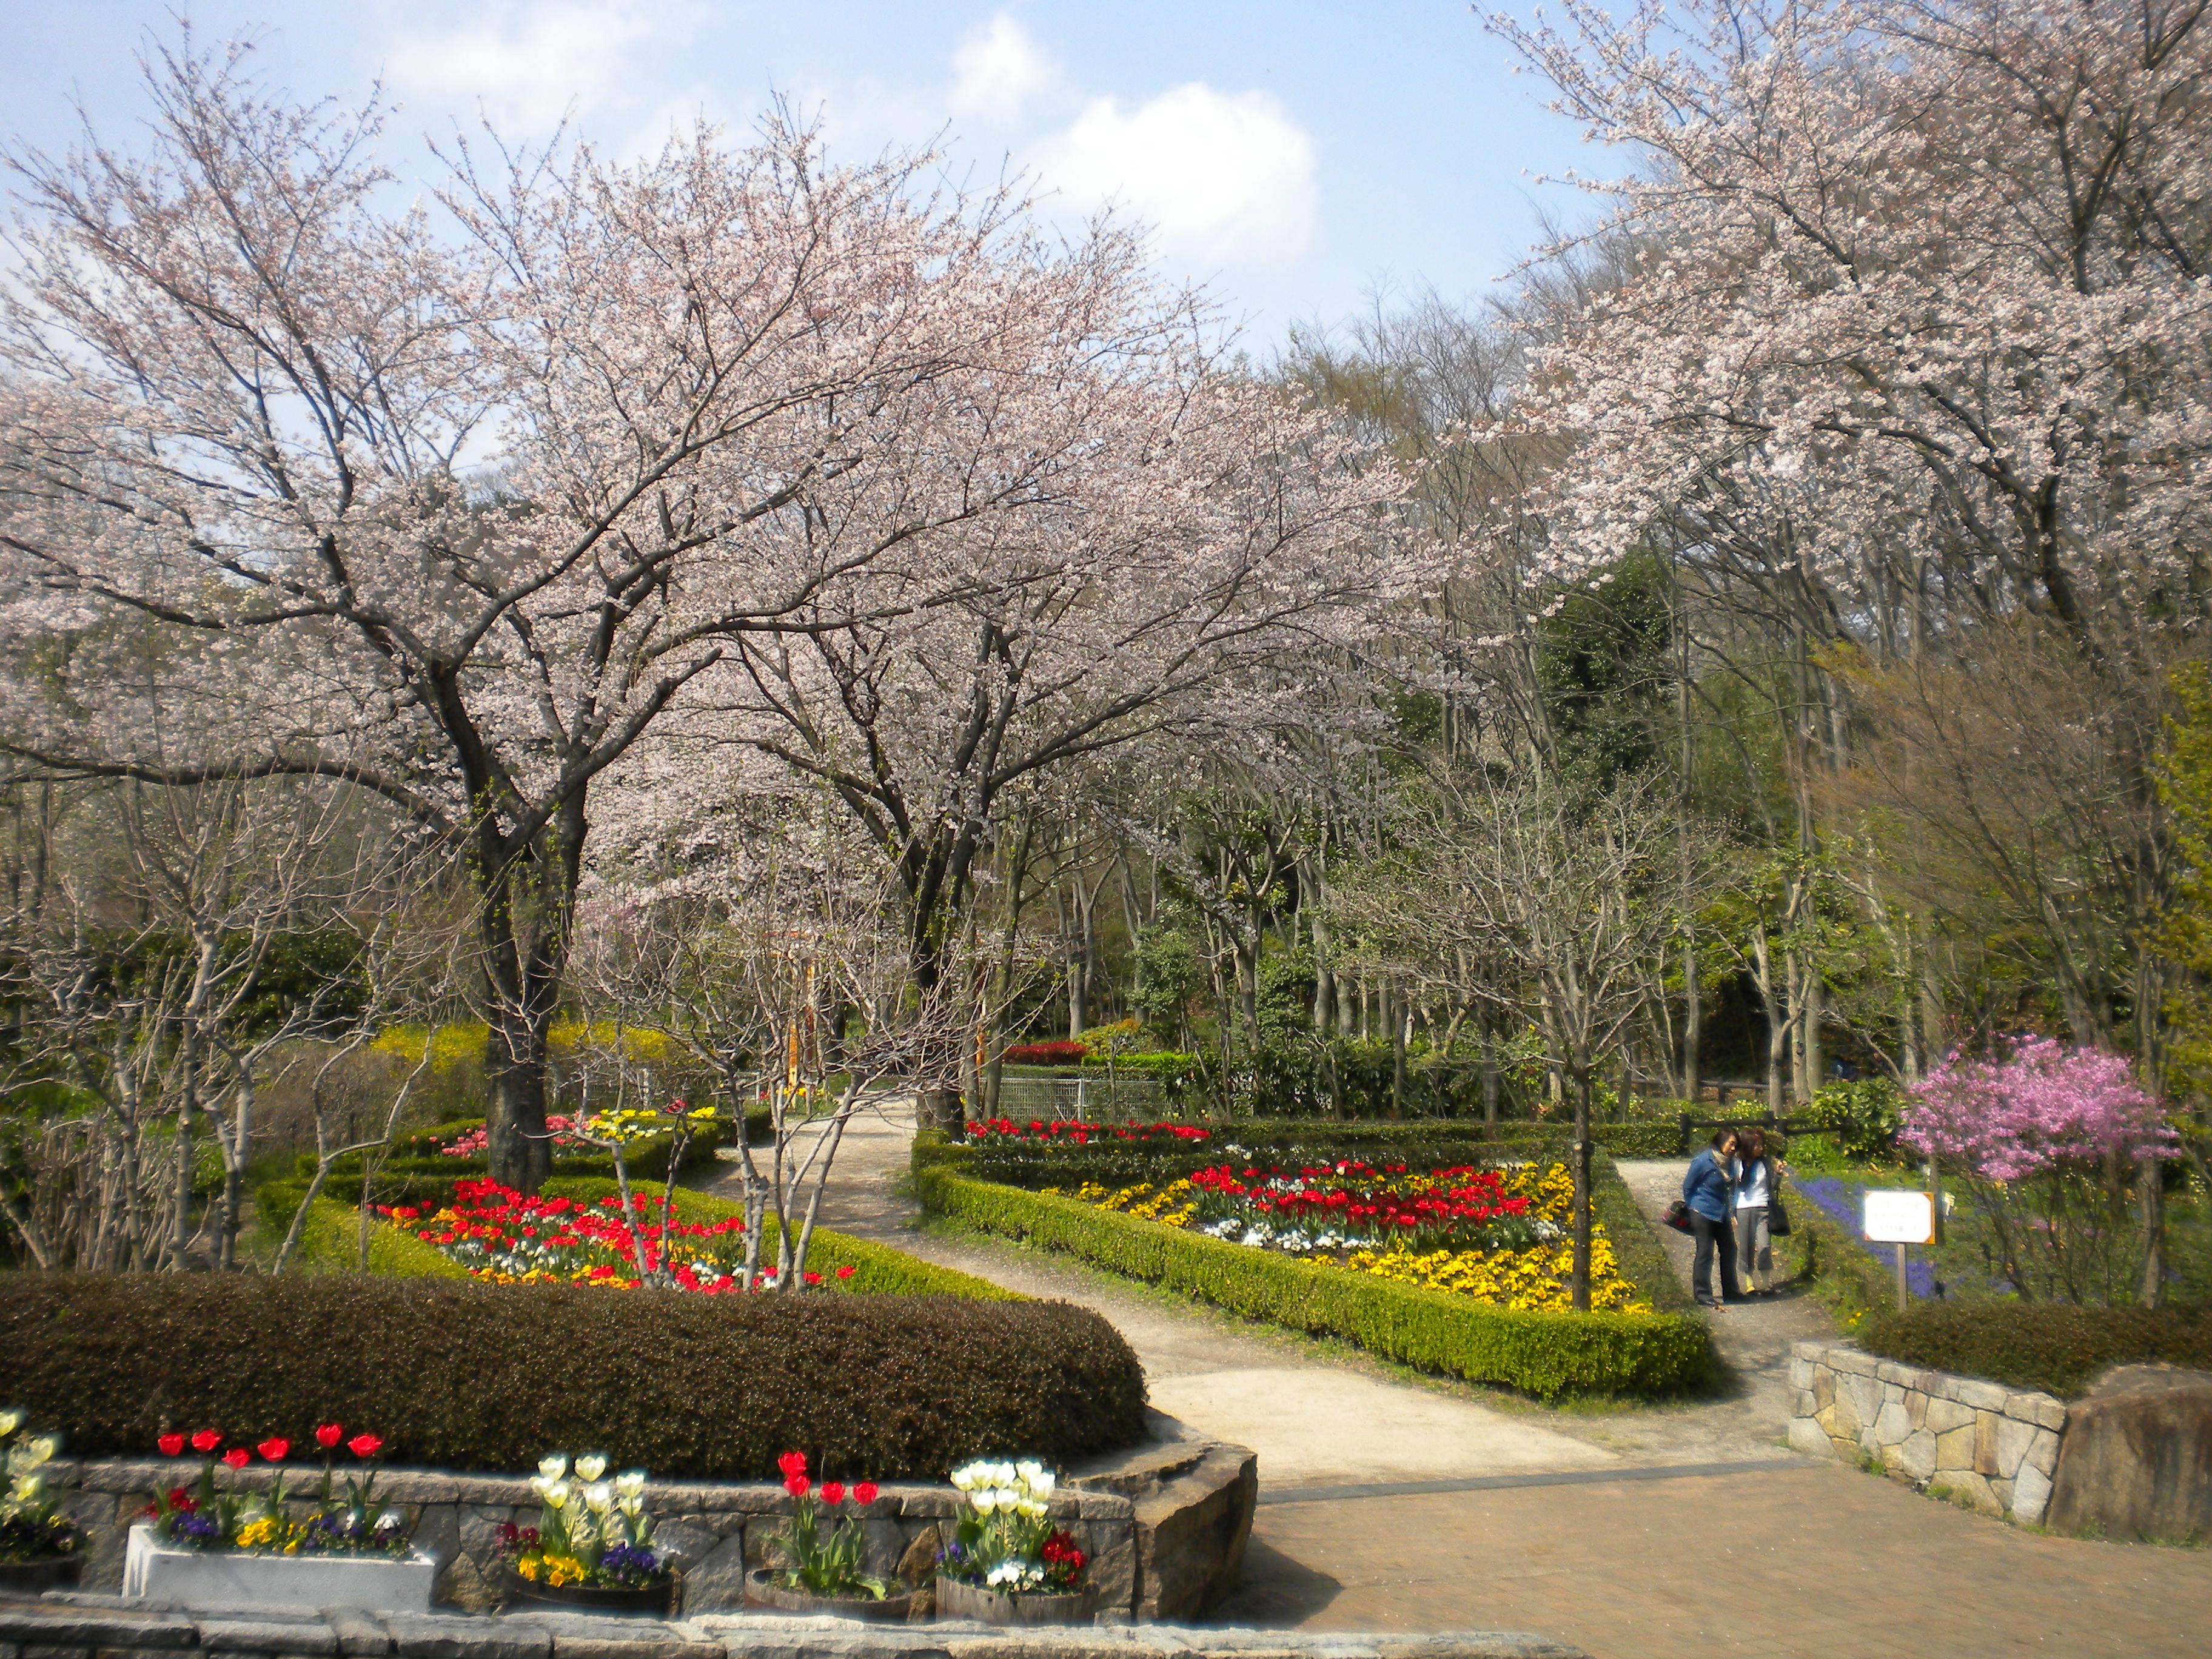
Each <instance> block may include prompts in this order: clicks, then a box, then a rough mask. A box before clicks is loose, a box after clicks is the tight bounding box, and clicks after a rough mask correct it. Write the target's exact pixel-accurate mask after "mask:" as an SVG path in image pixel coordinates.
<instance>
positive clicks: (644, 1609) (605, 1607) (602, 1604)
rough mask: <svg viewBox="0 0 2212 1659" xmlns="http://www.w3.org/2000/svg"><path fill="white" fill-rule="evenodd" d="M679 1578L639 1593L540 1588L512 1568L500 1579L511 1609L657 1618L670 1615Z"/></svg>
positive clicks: (576, 1586) (580, 1586) (575, 1587)
mask: <svg viewBox="0 0 2212 1659" xmlns="http://www.w3.org/2000/svg"><path fill="white" fill-rule="evenodd" d="M675 1588H676V1576H675V1575H674V1574H673V1573H671V1574H670V1575H669V1576H668V1577H665V1578H663V1579H662V1580H660V1582H659V1583H655V1584H646V1585H643V1586H641V1587H640V1588H639V1589H609V1588H607V1587H605V1586H603V1585H599V1584H560V1585H554V1584H541V1583H538V1581H537V1580H535V1579H533V1578H525V1577H523V1576H522V1575H521V1574H520V1573H519V1572H517V1571H515V1570H514V1569H513V1567H509V1568H507V1570H506V1571H505V1572H504V1573H503V1574H502V1575H501V1583H500V1592H501V1598H502V1599H503V1600H504V1601H506V1602H507V1605H508V1606H509V1607H567V1608H568V1609H569V1610H570V1611H571V1612H574V1613H642V1614H646V1615H649V1616H651V1617H654V1618H658V1617H659V1616H661V1615H662V1614H665V1613H666V1612H667V1611H668V1601H669V1596H670V1595H671V1592H672V1591H673V1590H674V1589H675Z"/></svg>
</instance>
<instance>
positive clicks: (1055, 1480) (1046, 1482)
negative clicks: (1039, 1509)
mask: <svg viewBox="0 0 2212 1659" xmlns="http://www.w3.org/2000/svg"><path fill="white" fill-rule="evenodd" d="M1059 1484H1060V1477H1059V1476H1057V1475H1055V1474H1054V1473H1053V1472H1052V1471H1051V1470H1050V1469H1040V1470H1038V1471H1037V1473H1036V1475H1034V1476H1033V1477H1032V1478H1031V1479H1030V1491H1031V1492H1035V1493H1036V1495H1037V1496H1038V1497H1039V1498H1049V1497H1051V1496H1052V1489H1053V1488H1054V1486H1058V1485H1059Z"/></svg>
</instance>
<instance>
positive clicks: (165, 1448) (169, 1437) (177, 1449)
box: [155, 1434, 185, 1457]
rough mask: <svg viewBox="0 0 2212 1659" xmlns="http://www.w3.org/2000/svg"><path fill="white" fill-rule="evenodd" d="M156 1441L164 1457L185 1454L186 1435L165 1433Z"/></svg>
mask: <svg viewBox="0 0 2212 1659" xmlns="http://www.w3.org/2000/svg"><path fill="white" fill-rule="evenodd" d="M155 1445H157V1446H159V1447H160V1448H161V1455H162V1456H164V1457H180V1456H182V1455H184V1450H185V1437H184V1436H182V1435H181V1434H165V1435H163V1436H162V1437H161V1438H160V1439H159V1440H156V1441H155Z"/></svg>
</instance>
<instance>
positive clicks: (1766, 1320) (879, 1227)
mask: <svg viewBox="0 0 2212 1659" xmlns="http://www.w3.org/2000/svg"><path fill="white" fill-rule="evenodd" d="M913 1135H914V1120H913V1115H912V1113H911V1110H910V1109H907V1108H906V1107H905V1105H904V1103H884V1105H881V1106H878V1107H872V1108H871V1109H868V1110H867V1111H866V1112H864V1113H863V1114H862V1115H861V1116H860V1117H859V1118H857V1119H856V1120H855V1121H854V1123H853V1124H852V1126H851V1127H849V1128H848V1130H847V1132H846V1136H845V1140H844V1143H843V1145H842V1147H841V1149H840V1151H839V1153H838V1158H837V1162H836V1165H835V1166H834V1170H833V1172H832V1174H831V1176H830V1182H829V1188H828V1189H827V1191H826V1192H825V1193H824V1194H823V1216H822V1225H823V1226H826V1227H832V1228H835V1229H836V1230H837V1231H842V1232H848V1233H851V1234H854V1235H855V1236H857V1237H862V1238H869V1239H874V1240H877V1241H878V1242H880V1243H886V1244H891V1245H895V1246H896V1247H897V1248H898V1249H902V1250H905V1251H908V1252H909V1253H911V1254H913V1255H917V1256H920V1257H921V1258H922V1259H923V1260H925V1261H933V1262H936V1263H938V1264H939V1265H940V1266H944V1267H957V1268H958V1269H960V1270H961V1271H963V1272H964V1273H974V1274H975V1275H976V1276H977V1277H978V1278H981V1279H989V1280H991V1281H992V1282H993V1283H994V1284H998V1285H1006V1287H1007V1288H1008V1289H1010V1290H1017V1291H1023V1292H1024V1294H1027V1295H1031V1296H1039V1297H1053V1298H1055V1299H1057V1300H1060V1301H1065V1302H1073V1303H1075V1304H1079V1305H1080V1306H1084V1307H1087V1308H1091V1309H1094V1310H1097V1312H1099V1313H1101V1314H1103V1315H1104V1316H1106V1317H1107V1318H1108V1319H1109V1320H1110V1321H1112V1322H1113V1324H1114V1326H1115V1328H1116V1329H1118V1330H1119V1331H1120V1332H1121V1334H1122V1335H1123V1337H1124V1338H1126V1339H1127V1341H1128V1343H1129V1345H1130V1346H1131V1347H1133V1349H1135V1350H1136V1352H1137V1356H1138V1358H1139V1359H1140V1360H1142V1361H1143V1363H1144V1366H1145V1375H1146V1380H1147V1382H1148V1383H1149V1384H1150V1387H1151V1392H1152V1404H1153V1406H1154V1407H1155V1408H1156V1409H1158V1410H1159V1411H1162V1412H1164V1413H1167V1414H1168V1415H1169V1416H1170V1417H1174V1418H1176V1419H1179V1420H1181V1421H1182V1422H1184V1423H1186V1424H1188V1425H1190V1426H1191V1427H1192V1428H1193V1429H1194V1430H1196V1431H1199V1432H1200V1433H1202V1434H1206V1435H1210V1436H1212V1437H1215V1438H1218V1439H1222V1440H1227V1441H1231V1442H1234V1443H1237V1444H1239V1445H1245V1446H1249V1447H1251V1448H1252V1449H1254V1450H1255V1451H1256V1452H1257V1453H1259V1455H1260V1480H1261V1487H1262V1490H1263V1491H1267V1490H1274V1491H1280V1490H1284V1489H1289V1488H1298V1489H1304V1488H1311V1487H1317V1486H1338V1485H1358V1486H1374V1485H1382V1484H1393V1483H1399V1482H1407V1481H1428V1480H1468V1479H1493V1480H1495V1479H1512V1478H1515V1477H1520V1476H1539V1475H1556V1474H1578V1475H1579V1476H1580V1477H1582V1478H1585V1479H1586V1478H1589V1477H1590V1476H1597V1477H1599V1478H1603V1475H1604V1474H1605V1473H1606V1472H1607V1471H1608V1470H1621V1471H1624V1472H1625V1471H1626V1469H1628V1468H1650V1467H1651V1466H1656V1465H1668V1466H1673V1465H1677V1464H1685V1463H1696V1464H1705V1463H1713V1462H1741V1461H1745V1460H1761V1459H1768V1458H1772V1459H1787V1458H1788V1457H1790V1453H1789V1452H1788V1450H1787V1449H1786V1448H1785V1447H1784V1445H1783V1443H1782V1437H1783V1433H1784V1426H1785V1423H1786V1419H1787V1412H1788V1399H1787V1396H1786V1395H1784V1394H1782V1393H1781V1392H1780V1390H1779V1388H1778V1386H1777V1387H1776V1388H1773V1389H1768V1388H1766V1387H1765V1386H1763V1374H1764V1370H1765V1360H1766V1359H1767V1358H1768V1357H1769V1356H1768V1354H1767V1352H1766V1351H1767V1349H1768V1348H1769V1347H1771V1348H1772V1349H1773V1350H1774V1352H1776V1353H1778V1354H1779V1353H1786V1347H1787V1343H1788V1340H1789V1338H1788V1336H1787V1335H1784V1334H1781V1333H1782V1330H1783V1329H1784V1328H1790V1334H1796V1335H1812V1334H1818V1333H1819V1332H1820V1331H1822V1330H1825V1329H1826V1326H1825V1325H1821V1326H1818V1327H1814V1328H1806V1329H1802V1330H1799V1329H1795V1328H1791V1327H1793V1326H1794V1323H1795V1321H1796V1320H1802V1318H1804V1317H1805V1316H1806V1315H1805V1313H1804V1312H1803V1311H1800V1312H1798V1313H1797V1314H1796V1316H1795V1318H1794V1319H1793V1318H1792V1317H1791V1316H1787V1315H1784V1314H1782V1313H1779V1312H1777V1311H1775V1310H1767V1309H1760V1310H1757V1313H1758V1314H1759V1316H1760V1321H1759V1322H1760V1325H1761V1328H1762V1330H1764V1328H1765V1326H1766V1325H1770V1324H1771V1325H1774V1326H1775V1327H1776V1330H1775V1331H1774V1333H1773V1334H1771V1337H1769V1336H1762V1338H1761V1340H1760V1341H1759V1344H1758V1345H1757V1353H1756V1359H1757V1361H1758V1362H1759V1369H1760V1371H1761V1374H1762V1386H1760V1387H1759V1389H1757V1390H1756V1392H1755V1394H1747V1393H1745V1392H1743V1391H1741V1390H1739V1391H1738V1392H1736V1393H1735V1394H1734V1395H1731V1396H1730V1397H1729V1398H1726V1399H1723V1400H1721V1401H1712V1402H1707V1403H1703V1404H1699V1405H1696V1406H1681V1407H1657V1408H1649V1409H1637V1410H1619V1411H1611V1412H1598V1413H1589V1412H1582V1411H1575V1410H1552V1409H1547V1408H1546V1407H1541V1406H1537V1405H1534V1404H1532V1403H1529V1402H1527V1401H1521V1400H1518V1399H1515V1398H1512V1397H1510V1396H1503V1395H1498V1394H1497V1393H1494V1392H1491V1391H1486V1390H1481V1389H1473V1388H1468V1387H1466V1386H1463V1385H1460V1384H1455V1383H1449V1382H1444V1381H1442V1380H1439V1379H1435V1378H1425V1377H1418V1376H1414V1375H1413V1373H1411V1372H1409V1371H1407V1370H1404V1369H1403V1368H1400V1367H1394V1366H1389V1365H1385V1364H1381V1363H1378V1362H1376V1361H1375V1360H1373V1359H1370V1358H1368V1357H1367V1356H1365V1355H1364V1354H1361V1353H1358V1352H1356V1351H1353V1350H1351V1349H1348V1348H1346V1347H1343V1346H1340V1345H1337V1344H1323V1343H1318V1342H1314V1341H1310V1340H1304V1339H1303V1338H1300V1337H1297V1336H1294V1335H1291V1334H1287V1333H1283V1332H1276V1331H1272V1330H1270V1329H1268V1328H1266V1327H1265V1326H1261V1325H1257V1324H1255V1323H1252V1322H1248V1321H1243V1320H1239V1319H1235V1318H1232V1317H1231V1316H1226V1315H1224V1314H1220V1313H1217V1312H1215V1311H1214V1310H1211V1309H1208V1308H1206V1307H1203V1306H1201V1305H1199V1304H1194V1303H1190V1302H1188V1301H1185V1300H1183V1299H1182V1298H1180V1297H1172V1296H1169V1295H1165V1294H1163V1293H1160V1292H1158V1291H1152V1290H1149V1289H1147V1288H1146V1287H1145V1286H1142V1285H1133V1284H1130V1283H1128V1282H1127V1281H1126V1280H1123V1279H1116V1278H1115V1277H1113V1276H1111V1275H1109V1274H1106V1273H1098V1272H1096V1271H1093V1270H1091V1269H1089V1268H1087V1267H1084V1266H1082V1265H1081V1264H1079V1263H1077V1262H1074V1261H1071V1260H1069V1259H1068V1258H1066V1257H1064V1256H1056V1255H1050V1254H1048V1253H1045V1252H1042V1251H1038V1250H1033V1249H1024V1248H1023V1247H1021V1246H1019V1245H1016V1244H1013V1243H1008V1242H1006V1241H1003V1240H999V1239H993V1238H987V1237H978V1236H975V1235H972V1234H965V1233H951V1232H943V1231H927V1230H925V1229H923V1228H922V1227H921V1225H920V1221H919V1218H918V1217H917V1215H916V1212H915V1206H914V1202H913V1200H912V1199H911V1197H910V1196H909V1195H908V1192H907V1188H906V1183H905V1180H904V1177H905V1175H906V1170H907V1158H908V1147H909V1145H910V1143H911V1141H912V1139H913ZM1633 1167H1639V1166H1624V1168H1625V1169H1626V1168H1633ZM1654 1167H1655V1168H1656V1167H1658V1166H1654ZM1674 1178H1675V1179H1676V1180H1677V1181H1678V1182H1679V1180H1680V1166H1676V1172H1675V1176H1674ZM737 1184H738V1177H737V1172H736V1171H735V1170H731V1171H729V1172H728V1173H727V1174H726V1175H725V1176H722V1177H721V1181H720V1186H721V1188H722V1190H723V1192H724V1194H725V1195H727V1196H734V1193H735V1188H736V1187H737ZM1632 1184H1634V1183H1632ZM1644 1185H1647V1186H1648V1185H1650V1182H1645V1183H1644ZM1638 1195H1639V1199H1640V1198H1641V1196H1642V1188H1641V1187H1639V1188H1638ZM1685 1271H1686V1268H1685ZM1808 1305H1809V1304H1808ZM1741 1311H1743V1312H1747V1313H1749V1312H1752V1311H1753V1310H1741ZM1731 1316H1734V1315H1733V1313H1732V1314H1731ZM1813 1316H1814V1317H1818V1315H1817V1310H1814V1311H1813ZM1723 1343H1724V1349H1723V1351H1724V1352H1728V1350H1729V1348H1730V1347H1739V1346H1741V1345H1739V1344H1736V1343H1734V1342H1731V1341H1730V1340H1729V1335H1728V1334H1727V1333H1725V1332H1724V1333H1723ZM1743 1352H1744V1357H1745V1358H1747V1359H1748V1358H1753V1357H1754V1356H1753V1353H1752V1352H1751V1351H1750V1350H1749V1349H1748V1348H1744V1349H1743ZM1733 1357H1734V1355H1731V1358H1733ZM1777 1364H1778V1362H1777ZM1775 1375H1776V1376H1777V1377H1778V1376H1779V1371H1778V1370H1777V1371H1776V1373H1775Z"/></svg>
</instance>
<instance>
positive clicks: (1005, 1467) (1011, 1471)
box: [991, 1463, 1020, 1486]
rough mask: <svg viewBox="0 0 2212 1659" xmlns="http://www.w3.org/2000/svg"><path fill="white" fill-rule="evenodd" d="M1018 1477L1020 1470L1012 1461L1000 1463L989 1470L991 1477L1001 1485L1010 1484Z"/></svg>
mask: <svg viewBox="0 0 2212 1659" xmlns="http://www.w3.org/2000/svg"><path fill="white" fill-rule="evenodd" d="M1019 1478H1020V1471H1019V1470H1018V1469H1016V1468H1014V1466H1013V1465H1012V1463H1001V1464H1000V1465H999V1467H998V1468H995V1469H994V1470H993V1471H992V1472H991V1479H992V1480H993V1481H994V1482H995V1483H996V1484H997V1485H999V1486H1012V1485H1013V1484H1014V1482H1015V1481H1016V1480H1018V1479H1019Z"/></svg>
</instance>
